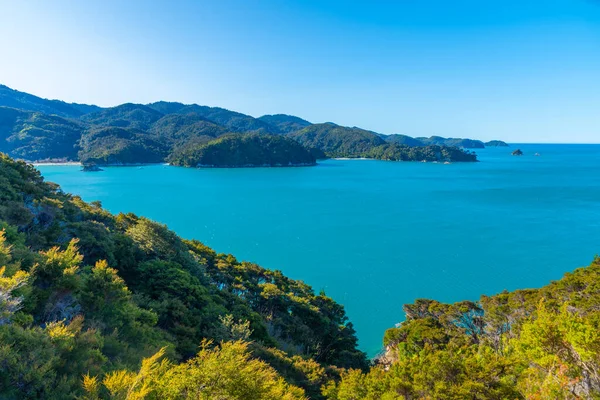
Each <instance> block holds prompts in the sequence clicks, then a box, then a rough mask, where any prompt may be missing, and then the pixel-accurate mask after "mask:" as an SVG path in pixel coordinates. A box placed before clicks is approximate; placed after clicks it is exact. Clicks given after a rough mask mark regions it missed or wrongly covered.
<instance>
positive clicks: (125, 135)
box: [78, 127, 169, 165]
mask: <svg viewBox="0 0 600 400" xmlns="http://www.w3.org/2000/svg"><path fill="white" fill-rule="evenodd" d="M79 145H80V148H81V150H80V151H79V153H78V157H79V160H81V162H83V163H93V164H113V165H121V164H137V163H158V162H163V161H164V159H165V157H166V156H167V154H168V151H169V150H168V146H166V145H165V144H163V143H162V142H160V141H157V140H155V139H154V138H152V137H150V136H149V135H148V134H147V133H145V132H143V131H139V130H136V129H130V128H117V127H106V128H94V129H91V130H90V131H88V132H86V133H85V134H84V135H83V136H82V138H81V141H80V144H79Z"/></svg>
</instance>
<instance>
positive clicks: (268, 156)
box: [169, 133, 315, 168]
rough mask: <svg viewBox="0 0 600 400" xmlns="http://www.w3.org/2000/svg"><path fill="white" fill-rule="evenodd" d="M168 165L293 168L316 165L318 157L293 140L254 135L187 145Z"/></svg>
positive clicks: (234, 135) (224, 137)
mask: <svg viewBox="0 0 600 400" xmlns="http://www.w3.org/2000/svg"><path fill="white" fill-rule="evenodd" d="M169 162H171V163H172V164H174V165H182V166H187V167H227V168H231V167H263V166H269V167H292V166H309V165H315V158H314V156H313V154H311V152H309V151H308V150H306V149H305V148H304V147H302V145H300V144H299V143H298V142H296V141H294V140H291V139H288V138H285V137H283V136H279V135H264V134H256V133H251V134H232V135H226V136H223V137H220V138H218V139H216V140H213V141H210V142H208V143H206V144H201V145H198V146H187V147H185V148H183V149H182V150H181V151H180V152H176V153H174V154H172V155H171V156H170V157H169Z"/></svg>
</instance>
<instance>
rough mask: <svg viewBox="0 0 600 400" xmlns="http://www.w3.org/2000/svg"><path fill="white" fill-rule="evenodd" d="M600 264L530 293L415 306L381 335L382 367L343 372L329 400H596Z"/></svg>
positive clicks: (599, 394) (329, 391) (599, 382)
mask: <svg viewBox="0 0 600 400" xmlns="http://www.w3.org/2000/svg"><path fill="white" fill-rule="evenodd" d="M599 282H600V259H599V258H596V259H595V260H594V261H593V262H592V264H591V265H590V266H589V267H587V268H580V269H577V270H575V272H573V273H568V274H566V275H565V277H564V278H563V279H561V280H559V281H556V282H552V283H551V284H550V285H548V286H546V287H543V288H541V289H537V290H533V289H532V290H517V291H515V292H503V293H500V294H498V295H496V296H491V297H487V296H483V297H482V298H481V299H480V301H478V302H469V301H463V302H459V303H455V304H444V303H439V302H437V301H434V300H425V299H422V300H417V301H416V302H415V303H413V304H408V305H405V306H404V312H405V314H406V321H405V322H403V323H401V324H399V326H398V327H396V328H392V329H390V330H388V331H387V332H386V333H385V337H384V344H385V346H386V348H387V353H386V358H384V359H382V360H381V361H382V364H381V365H379V366H377V367H374V368H372V369H371V371H370V372H369V373H363V372H361V371H347V372H345V373H343V374H342V379H341V382H339V383H334V382H331V383H329V384H328V386H327V388H326V389H325V390H324V393H326V395H327V396H328V398H330V399H382V398H390V399H392V398H393V399H395V398H403V399H419V398H427V399H466V398H469V399H591V398H599V397H600V375H599V372H600V309H599V308H598V305H599V304H600V285H599Z"/></svg>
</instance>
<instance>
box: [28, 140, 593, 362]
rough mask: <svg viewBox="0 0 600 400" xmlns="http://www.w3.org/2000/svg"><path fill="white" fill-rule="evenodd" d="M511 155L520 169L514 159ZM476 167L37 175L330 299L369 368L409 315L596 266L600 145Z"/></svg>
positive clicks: (504, 155) (50, 169)
mask: <svg viewBox="0 0 600 400" xmlns="http://www.w3.org/2000/svg"><path fill="white" fill-rule="evenodd" d="M516 148H519V149H521V150H522V151H523V153H524V155H523V156H512V155H511V152H512V151H513V150H515V149H516ZM476 153H477V154H478V157H479V160H480V162H478V163H452V164H443V163H420V162H387V161H375V160H327V161H322V162H319V163H318V165H317V166H316V167H301V168H240V169H191V168H182V167H173V166H168V165H146V166H135V167H106V168H104V170H103V171H102V172H81V171H80V167H78V166H74V165H40V166H38V167H37V168H38V169H39V170H40V171H41V173H42V174H43V176H44V177H45V178H46V179H47V180H48V181H52V182H56V183H58V184H60V185H61V187H62V189H63V190H64V191H66V192H70V193H74V194H77V195H80V196H81V197H82V198H83V199H84V200H87V201H93V200H99V201H100V202H101V203H102V205H103V206H104V207H105V208H106V209H108V210H110V211H111V212H113V213H118V212H133V213H136V214H138V215H143V216H146V217H149V218H151V219H153V220H155V221H158V222H161V223H164V224H166V225H168V227H169V228H170V229H172V230H174V231H175V232H177V233H178V234H179V235H181V236H183V237H185V238H190V239H191V238H195V239H198V240H200V241H202V242H203V243H205V244H207V245H209V246H210V247H212V248H214V249H215V250H216V251H217V252H222V253H231V254H233V255H234V256H235V257H236V258H237V259H238V260H246V261H252V262H255V263H257V264H260V265H261V266H263V267H266V268H270V269H278V270H281V271H282V272H283V273H284V274H285V275H287V276H289V277H291V278H293V279H298V280H302V281H304V282H306V283H308V284H310V285H311V286H312V287H313V288H314V290H315V291H316V292H319V291H321V290H324V291H325V293H326V294H327V295H328V296H331V297H332V298H333V299H334V300H336V301H337V302H339V303H341V304H343V305H344V307H345V309H346V312H347V315H348V318H349V320H350V321H351V322H352V324H353V325H354V328H355V329H356V331H357V335H358V338H359V347H360V348H361V349H362V350H364V351H365V352H367V354H368V355H369V356H375V355H376V354H377V353H378V352H380V351H381V350H382V338H383V334H384V331H385V330H386V329H387V328H390V327H394V326H395V324H398V323H399V322H401V321H402V320H403V318H404V313H403V311H402V306H403V304H406V303H411V302H414V301H415V300H416V299H419V298H432V299H437V300H439V301H443V302H455V301H461V300H477V299H479V298H480V296H481V295H493V294H495V293H498V292H501V291H503V290H515V289H522V288H537V287H540V286H543V285H546V284H548V283H549V282H550V281H552V280H556V279H560V278H561V276H562V275H563V274H564V273H565V272H568V271H572V270H574V269H576V268H578V267H582V266H586V265H588V264H589V263H590V262H591V261H592V259H593V258H594V256H595V255H596V254H598V253H599V252H600V145H563V144H511V146H510V147H498V148H486V149H477V150H476Z"/></svg>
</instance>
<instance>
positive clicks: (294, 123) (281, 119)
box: [258, 114, 312, 133]
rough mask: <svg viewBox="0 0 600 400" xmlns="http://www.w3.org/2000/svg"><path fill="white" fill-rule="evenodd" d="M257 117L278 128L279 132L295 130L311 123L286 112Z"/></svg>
mask: <svg viewBox="0 0 600 400" xmlns="http://www.w3.org/2000/svg"><path fill="white" fill-rule="evenodd" d="M258 119H259V120H261V121H263V122H266V123H267V124H270V125H273V126H274V127H276V128H277V129H278V130H279V132H280V133H290V132H295V131H299V130H300V129H302V128H306V127H307V126H310V125H312V124H311V123H310V122H308V121H306V120H304V119H302V118H298V117H294V116H293V115H286V114H275V115H263V116H262V117H259V118H258Z"/></svg>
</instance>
